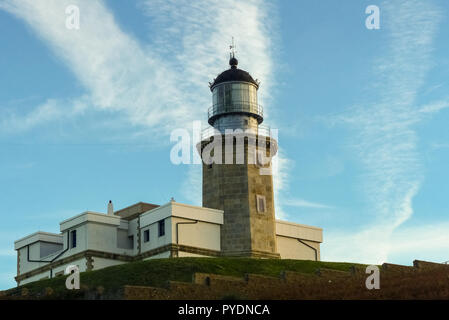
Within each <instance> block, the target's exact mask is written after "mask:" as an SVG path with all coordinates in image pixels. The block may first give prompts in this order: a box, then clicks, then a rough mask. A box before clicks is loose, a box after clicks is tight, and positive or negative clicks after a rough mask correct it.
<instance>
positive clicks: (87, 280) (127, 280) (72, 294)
mask: <svg viewBox="0 0 449 320" xmlns="http://www.w3.org/2000/svg"><path fill="white" fill-rule="evenodd" d="M351 266H354V264H353V263H340V262H321V261H308V260H277V259H250V258H176V259H154V260H147V261H139V262H133V263H127V264H123V265H118V266H113V267H108V268H104V269H101V270H96V271H88V272H83V273H81V276H80V282H81V287H82V288H84V289H95V288H98V287H102V288H103V289H104V292H111V293H112V292H116V291H117V290H120V288H122V287H123V286H124V285H138V286H153V287H162V288H164V287H166V286H167V283H168V280H175V281H184V282H191V281H192V276H193V274H194V273H195V272H203V273H214V274H219V275H228V276H236V277H243V276H244V275H245V274H246V273H253V274H260V275H266V276H274V277H277V276H279V275H280V273H281V272H282V271H295V272H302V273H308V274H312V273H314V272H315V271H316V270H317V269H318V268H327V269H333V270H340V271H348V270H349V269H350V267H351ZM65 279H66V277H58V278H53V279H47V280H40V281H37V282H33V283H29V284H26V285H24V286H21V287H20V288H18V289H15V290H12V291H11V292H10V294H12V295H14V296H19V295H20V294H23V293H21V292H22V289H23V288H26V289H27V290H25V291H28V295H27V296H28V297H34V296H36V295H37V296H41V295H42V292H45V290H48V288H51V290H52V292H53V294H52V296H53V297H58V298H76V297H81V296H80V294H81V292H76V291H79V290H73V291H69V290H67V289H66V288H65Z"/></svg>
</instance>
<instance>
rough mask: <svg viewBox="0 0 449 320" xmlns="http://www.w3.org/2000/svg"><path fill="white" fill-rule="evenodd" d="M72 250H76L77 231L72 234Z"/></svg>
mask: <svg viewBox="0 0 449 320" xmlns="http://www.w3.org/2000/svg"><path fill="white" fill-rule="evenodd" d="M70 248H76V230H73V231H71V232H70Z"/></svg>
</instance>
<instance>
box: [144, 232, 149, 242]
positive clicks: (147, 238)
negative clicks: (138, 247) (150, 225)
mask: <svg viewBox="0 0 449 320" xmlns="http://www.w3.org/2000/svg"><path fill="white" fill-rule="evenodd" d="M149 241H150V229H148V230H145V231H144V232H143V242H149Z"/></svg>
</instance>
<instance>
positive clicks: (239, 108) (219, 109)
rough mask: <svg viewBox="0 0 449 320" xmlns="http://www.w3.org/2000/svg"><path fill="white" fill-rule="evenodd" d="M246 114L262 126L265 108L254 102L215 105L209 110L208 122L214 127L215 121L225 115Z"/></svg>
mask: <svg viewBox="0 0 449 320" xmlns="http://www.w3.org/2000/svg"><path fill="white" fill-rule="evenodd" d="M232 113H234V114H246V115H250V116H253V117H255V118H256V119H257V122H258V123H259V124H260V123H262V121H263V108H262V106H261V105H260V104H257V103H253V102H244V101H242V102H235V101H233V102H230V103H224V104H215V105H213V106H211V107H210V108H209V109H208V110H207V116H208V119H209V120H208V122H209V124H210V125H213V124H214V122H215V120H216V119H217V118H218V117H219V116H221V115H223V114H232Z"/></svg>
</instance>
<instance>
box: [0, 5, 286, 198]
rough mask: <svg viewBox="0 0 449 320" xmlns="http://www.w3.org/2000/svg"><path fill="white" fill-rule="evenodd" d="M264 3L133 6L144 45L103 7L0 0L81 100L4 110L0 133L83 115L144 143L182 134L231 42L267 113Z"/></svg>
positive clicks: (269, 24) (269, 31)
mask: <svg viewBox="0 0 449 320" xmlns="http://www.w3.org/2000/svg"><path fill="white" fill-rule="evenodd" d="M72 4H74V5H77V6H78V7H79V8H80V18H81V28H80V29H79V30H78V31H74V30H68V29H66V28H65V19H66V15H65V8H66V6H67V5H72ZM271 6H272V5H271V4H270V3H269V2H268V1H256V0H251V1H245V2H243V1H237V0H227V1H218V0H215V1H206V0H200V1H195V2H192V1H187V0H181V1H179V0H178V1H174V0H169V1H162V0H151V1H150V0H144V1H141V2H140V5H139V8H141V9H142V10H143V12H144V13H145V14H146V15H147V16H148V17H149V30H148V32H149V34H151V35H152V36H151V37H148V38H149V39H150V38H151V42H150V43H142V42H139V41H138V40H136V39H135V38H133V37H132V36H130V35H129V34H126V33H125V32H123V31H122V30H121V28H120V27H119V25H118V24H117V23H116V22H115V19H114V16H113V13H112V12H111V11H110V10H109V9H108V8H107V7H106V5H105V4H104V2H103V1H95V2H92V1H89V0H73V1H72V0H18V1H12V0H4V1H2V2H0V9H3V10H6V11H7V12H10V13H12V14H14V15H15V16H17V17H19V18H20V19H22V20H23V21H25V22H26V23H27V24H28V25H29V26H30V27H31V29H32V30H33V31H34V32H36V33H37V34H38V35H39V37H40V38H41V39H42V40H43V41H44V42H45V43H46V44H47V45H48V46H49V48H50V49H51V50H52V51H53V52H54V54H55V55H57V56H58V57H59V58H60V59H62V61H63V62H64V63H65V65H66V66H67V68H69V69H70V70H71V71H72V72H73V74H74V75H75V76H76V78H77V79H78V80H79V81H80V83H81V84H82V85H83V86H84V87H85V89H86V95H85V96H83V97H79V98H76V97H75V98H73V99H72V100H73V101H70V103H68V102H67V101H56V100H54V99H51V97H49V100H48V101H47V102H46V103H44V104H42V105H39V106H36V108H35V109H34V110H32V111H31V112H30V113H28V114H25V115H21V114H17V113H11V112H10V113H9V114H8V115H7V116H5V117H2V118H3V119H4V120H3V121H2V128H3V130H4V131H7V132H14V131H15V132H20V131H26V130H31V129H33V128H36V127H37V126H39V125H42V124H46V123H48V122H51V121H54V120H61V119H64V118H66V119H70V118H72V117H73V116H79V115H83V114H85V113H87V112H92V110H94V111H104V110H107V111H110V112H112V113H115V114H119V115H125V117H121V116H120V117H118V118H119V119H120V122H122V123H123V121H128V122H129V123H130V124H131V125H133V126H138V127H140V128H142V130H145V131H146V130H151V132H152V135H146V136H151V137H154V138H160V136H161V135H162V136H167V134H168V132H169V131H170V130H172V129H173V128H178V127H186V128H187V127H190V124H191V121H193V120H197V119H205V113H206V110H207V107H208V106H209V105H210V104H211V94H210V92H209V90H208V88H207V84H208V82H209V81H212V80H213V78H214V77H215V76H216V75H217V74H218V73H219V72H221V71H222V70H223V69H224V68H227V62H228V59H229V55H228V51H227V50H226V46H227V45H228V44H229V43H230V40H231V37H235V39H236V43H237V55H238V58H239V61H240V64H239V66H240V67H241V68H243V69H246V70H249V71H251V72H252V73H253V76H255V77H256V78H258V79H259V80H260V81H261V83H262V88H263V90H261V94H260V96H259V101H260V102H261V103H262V104H263V105H264V106H265V114H269V97H270V94H269V92H270V88H271V87H272V84H273V83H274V77H273V73H272V60H273V58H272V52H271V44H272V41H274V40H273V39H275V38H276V37H275V36H273V35H274V34H275V20H276V19H275V18H274V17H273V12H274V11H273V10H271V9H272V8H271ZM203 123H205V121H203ZM122 126H123V125H122ZM127 130H129V129H127ZM135 136H138V134H136V135H135ZM167 139H168V138H167ZM154 140H156V139H154ZM167 141H168V140H167ZM193 172H199V171H198V170H197V169H196V168H191V169H190V170H189V173H188V176H189V177H188V181H189V182H187V183H186V184H187V185H190V186H191V185H193V183H196V182H197V181H198V178H197V175H198V173H197V174H196V175H195V174H193ZM276 181H279V179H277V180H276ZM276 185H279V182H277V183H276ZM188 190H189V194H192V193H191V191H192V189H191V188H189V189H188ZM196 194H198V192H196V193H195V198H196V197H197V195H196ZM190 198H193V196H190ZM194 202H195V203H197V202H198V200H196V201H194Z"/></svg>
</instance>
